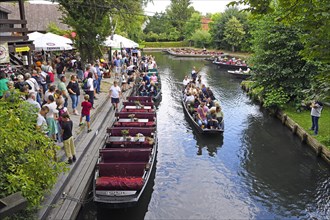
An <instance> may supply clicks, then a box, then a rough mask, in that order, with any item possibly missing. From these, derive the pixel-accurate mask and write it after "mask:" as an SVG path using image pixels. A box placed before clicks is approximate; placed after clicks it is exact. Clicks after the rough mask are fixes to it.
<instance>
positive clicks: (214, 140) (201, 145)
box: [186, 116, 223, 157]
mask: <svg viewBox="0 0 330 220" xmlns="http://www.w3.org/2000/svg"><path fill="white" fill-rule="evenodd" d="M186 119H188V118H187V116H186ZM193 134H194V139H195V140H196V147H197V155H202V154H203V149H206V150H207V151H208V154H209V156H211V157H214V156H216V154H217V151H218V148H221V147H222V145H223V135H222V134H221V135H219V134H218V135H212V136H207V137H206V136H205V134H200V133H198V132H197V131H196V130H195V129H194V130H193Z"/></svg>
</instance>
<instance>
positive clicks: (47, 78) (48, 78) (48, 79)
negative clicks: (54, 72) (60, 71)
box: [46, 73, 52, 84]
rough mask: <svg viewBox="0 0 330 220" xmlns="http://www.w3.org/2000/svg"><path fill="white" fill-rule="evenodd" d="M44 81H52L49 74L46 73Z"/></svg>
mask: <svg viewBox="0 0 330 220" xmlns="http://www.w3.org/2000/svg"><path fill="white" fill-rule="evenodd" d="M46 83H47V84H49V83H52V80H51V79H50V75H49V74H48V73H47V75H46Z"/></svg>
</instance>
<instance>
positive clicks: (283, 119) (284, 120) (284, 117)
mask: <svg viewBox="0 0 330 220" xmlns="http://www.w3.org/2000/svg"><path fill="white" fill-rule="evenodd" d="M287 119H288V116H287V115H286V114H284V115H283V118H282V124H285V122H286V120H287Z"/></svg>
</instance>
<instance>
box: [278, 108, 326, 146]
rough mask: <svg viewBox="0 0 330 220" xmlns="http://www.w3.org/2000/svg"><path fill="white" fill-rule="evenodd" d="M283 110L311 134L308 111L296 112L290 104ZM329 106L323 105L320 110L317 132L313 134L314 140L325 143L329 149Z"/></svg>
mask: <svg viewBox="0 0 330 220" xmlns="http://www.w3.org/2000/svg"><path fill="white" fill-rule="evenodd" d="M284 112H285V113H286V114H287V115H288V116H289V117H290V118H291V119H292V120H294V121H295V122H297V123H298V124H299V125H300V126H301V127H303V128H304V129H305V130H306V132H308V133H309V134H313V131H311V130H309V129H310V128H311V126H312V120H311V116H310V111H307V110H306V111H302V112H297V111H296V109H295V108H294V107H292V106H287V107H286V108H285V109H284ZM329 125H330V107H328V106H325V107H324V108H323V110H322V115H321V118H320V119H319V134H318V135H316V136H314V138H315V139H316V140H318V141H319V142H320V143H322V144H323V145H325V146H326V147H327V148H328V149H329V150H330V126H329Z"/></svg>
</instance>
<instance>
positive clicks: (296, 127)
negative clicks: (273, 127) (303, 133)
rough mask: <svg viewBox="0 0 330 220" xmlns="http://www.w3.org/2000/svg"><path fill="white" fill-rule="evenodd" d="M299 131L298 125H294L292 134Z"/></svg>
mask: <svg viewBox="0 0 330 220" xmlns="http://www.w3.org/2000/svg"><path fill="white" fill-rule="evenodd" d="M297 129H298V125H297V124H295V125H293V128H292V133H294V134H295V133H297Z"/></svg>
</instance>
